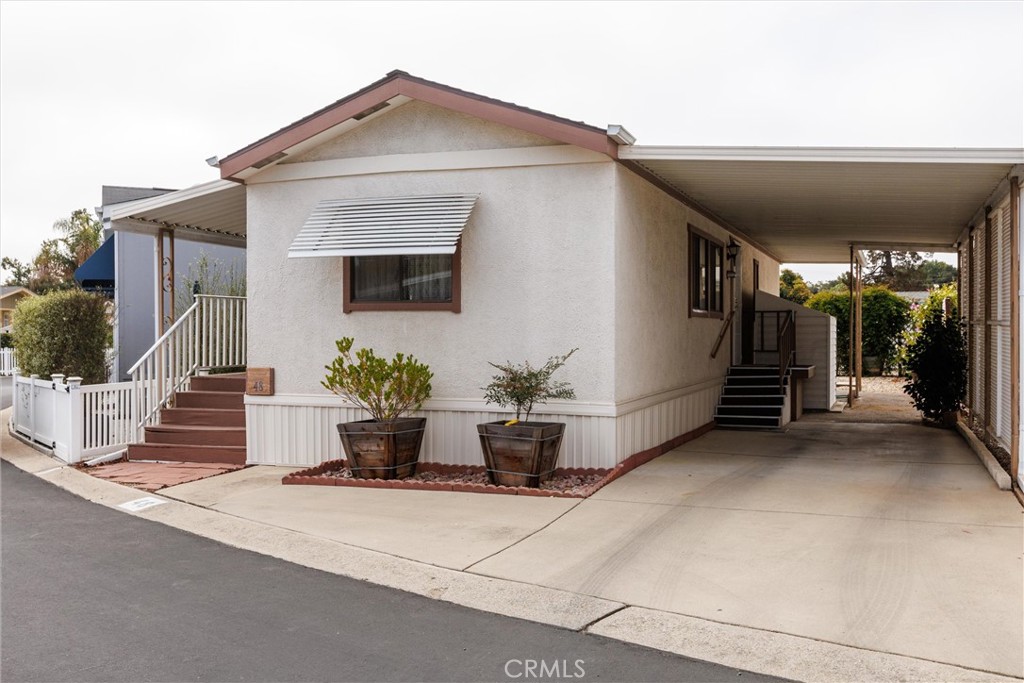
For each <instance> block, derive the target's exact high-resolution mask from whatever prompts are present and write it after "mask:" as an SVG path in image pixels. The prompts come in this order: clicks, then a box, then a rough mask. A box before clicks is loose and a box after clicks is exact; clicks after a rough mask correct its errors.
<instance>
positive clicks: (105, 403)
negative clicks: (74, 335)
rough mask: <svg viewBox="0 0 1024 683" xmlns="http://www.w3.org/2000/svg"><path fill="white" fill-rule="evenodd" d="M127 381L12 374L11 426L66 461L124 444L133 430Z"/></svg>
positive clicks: (130, 389) (105, 452)
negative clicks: (92, 381)
mask: <svg viewBox="0 0 1024 683" xmlns="http://www.w3.org/2000/svg"><path fill="white" fill-rule="evenodd" d="M133 404H134V402H133V401H132V383H131V382H118V383H116V384H89V385H85V386H82V379H81V378H80V377H69V378H67V380H66V381H65V378H64V375H53V376H52V377H51V378H50V379H41V378H39V377H38V376H37V375H32V376H31V377H24V376H21V375H18V374H17V372H15V373H14V395H13V402H12V406H11V407H12V410H11V429H12V430H13V431H15V432H17V433H18V434H20V435H21V436H23V437H24V438H26V439H28V440H31V441H33V442H35V443H36V444H38V445H40V446H42V447H43V448H46V449H48V450H50V451H51V452H52V453H53V455H55V456H57V457H58V458H60V459H61V460H63V461H64V462H67V463H76V462H80V461H82V460H88V459H90V458H95V457H97V456H101V455H107V454H109V453H114V452H116V451H119V450H123V449H125V448H127V447H128V444H129V443H131V442H132V440H133V436H134V434H135V430H134V425H135V422H134V420H133V419H132V406H133Z"/></svg>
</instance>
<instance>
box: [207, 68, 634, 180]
mask: <svg viewBox="0 0 1024 683" xmlns="http://www.w3.org/2000/svg"><path fill="white" fill-rule="evenodd" d="M397 95H405V96H407V97H411V98H413V99H416V100H420V101H423V102H428V103H430V104H435V105H437V106H439V107H444V108H446V109H451V110H452V111H458V112H461V113H463V114H468V115H470V116H476V117H478V118H482V119H485V120H488V121H493V122H494V123H500V124H502V125H506V126H509V127H511V128H518V129H519V130H524V131H527V132H530V133H535V134H537V135H542V136H544V137H548V138H551V139H553V140H558V141H559V142H563V143H566V144H571V145H576V146H577V147H582V148H584V149H589V150H593V151H595V152H600V153H602V154H607V155H608V156H610V157H611V158H613V159H615V158H617V157H618V145H617V144H616V143H615V142H614V141H613V140H612V139H610V138H609V137H608V135H607V133H606V132H605V131H604V130H602V129H600V128H597V127H595V126H590V125H587V124H585V123H580V122H578V121H571V120H569V119H565V118H562V117H560V116H554V115H553V114H547V113H545V112H542V111H537V110H536V109H529V108H527V107H521V106H519V105H516V104H512V103H510V102H503V101H501V100H496V99H493V98H490V97H485V96H483V95H478V94H476V93H471V92H468V91H465V90H459V89H457V88H453V87H451V86H448V85H444V84H443V83H435V82H433V81H428V80H426V79H423V78H417V77H416V76H412V75H410V74H407V73H406V72H404V71H392V72H391V73H389V74H388V75H387V76H385V77H384V78H382V79H381V80H379V81H376V82H375V83H371V84H370V85H368V86H366V87H365V88H363V89H361V90H359V91H357V92H354V93H352V94H351V95H348V96H347V97H344V98H342V99H340V100H338V101H337V102H335V103H334V104H331V105H328V106H327V107H324V108H323V109H320V110H319V111H316V112H313V113H312V114H310V115H309V116H306V117H305V118H302V119H299V120H298V121H296V122H295V123H292V124H291V125H288V126H286V127H284V128H282V129H280V130H278V131H277V132H275V133H272V134H270V135H268V136H266V137H264V138H262V139H260V140H257V141H256V142H254V143H252V144H251V145H248V146H247V147H243V148H242V149H240V150H238V151H237V152H233V153H232V154H230V155H228V156H227V157H225V158H224V159H222V160H221V162H220V175H221V178H225V179H229V180H235V178H234V177H233V176H234V175H235V174H237V173H239V172H241V171H242V170H244V169H246V168H249V167H250V166H253V165H254V164H257V163H259V162H260V161H263V160H264V159H266V158H267V157H269V156H271V155H273V154H277V153H278V152H282V151H284V150H286V149H288V148H290V147H293V146H294V145H297V144H299V143H301V142H303V141H304V140H308V139H309V138H311V137H313V136H314V135H317V134H319V133H322V132H323V131H325V130H328V129H329V128H332V127H333V126H336V125H338V124H340V123H343V122H344V121H347V120H348V119H350V118H352V117H353V116H355V115H356V114H359V113H360V112H362V111H365V110H367V109H369V108H370V107H373V106H375V105H378V104H380V103H381V102H385V101H387V100H390V99H391V98H393V97H396V96H397Z"/></svg>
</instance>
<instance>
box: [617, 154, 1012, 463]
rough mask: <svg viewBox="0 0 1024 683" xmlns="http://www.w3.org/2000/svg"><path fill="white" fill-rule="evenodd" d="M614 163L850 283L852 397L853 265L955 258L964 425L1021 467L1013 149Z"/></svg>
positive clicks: (628, 158) (747, 325) (747, 286)
mask: <svg viewBox="0 0 1024 683" xmlns="http://www.w3.org/2000/svg"><path fill="white" fill-rule="evenodd" d="M619 159H620V161H622V162H623V163H624V164H626V165H627V166H628V167H629V168H631V169H633V170H634V171H636V172H637V173H639V174H641V175H642V176H643V177H645V178H647V179H648V180H650V181H651V182H653V183H655V184H657V185H658V186H659V187H661V188H662V189H663V190H665V191H666V192H669V193H670V194H672V195H673V196H675V197H676V198H678V199H679V200H681V201H683V202H684V203H686V204H688V205H689V206H690V207H691V208H693V209H695V210H697V211H700V212H701V213H703V214H705V215H707V216H708V217H710V218H713V219H714V220H716V221H719V222H721V223H723V224H724V225H727V226H729V227H730V228H731V229H733V230H734V231H736V232H737V233H739V234H741V235H743V236H745V237H746V238H747V239H748V240H749V242H750V244H752V245H754V246H756V247H757V248H758V249H761V250H763V251H765V252H766V253H768V254H769V255H771V256H772V257H774V258H776V259H777V260H779V261H780V262H788V263H843V264H848V266H849V269H850V281H851V282H852V283H854V292H853V296H852V297H851V315H850V351H851V353H850V358H851V359H852V362H851V364H850V365H851V368H850V377H849V389H850V390H849V396H850V400H851V401H852V400H853V398H855V397H856V396H857V392H858V391H859V390H860V388H861V369H862V367H861V366H862V364H861V358H860V356H861V354H860V343H859V340H860V339H861V338H862V337H861V322H862V318H861V313H860V309H861V296H860V294H861V289H862V281H863V279H862V277H861V274H862V266H863V263H864V259H863V255H862V252H864V251H866V250H871V249H875V250H883V251H925V252H955V253H956V254H957V255H958V264H959V267H960V268H959V270H960V282H959V287H958V290H959V292H960V298H961V301H960V310H961V312H962V314H963V315H965V317H966V318H967V322H968V327H969V329H968V337H969V351H970V359H971V362H970V368H969V373H970V390H969V392H968V400H967V404H968V408H969V412H970V414H971V419H973V420H976V421H978V422H979V423H980V425H981V427H982V428H983V429H984V430H985V433H986V435H987V436H989V437H990V441H991V442H992V443H993V444H995V445H996V446H997V447H1001V448H1004V449H1005V450H1006V451H1007V452H1008V453H1009V454H1010V460H1011V471H1012V472H1013V473H1014V474H1015V475H1016V476H1017V478H1018V482H1019V483H1024V471H1022V468H1021V466H1020V457H1019V450H1020V433H1021V421H1020V413H1021V395H1020V391H1019V386H1020V382H1021V363H1020V337H1021V334H1022V332H1021V318H1020V306H1021V296H1020V291H1019V290H1020V287H1019V283H1020V261H1021V244H1020V223H1021V208H1020V204H1021V202H1020V195H1021V181H1022V178H1024V150H1021V149H958V148H950V149H937V148H936V149H930V148H824V147H818V148H815V147H788V148H787V147H660V146H640V145H633V146H625V147H621V148H620V149H619ZM737 284H738V290H739V292H740V294H739V297H738V299H739V300H738V301H737V305H738V308H739V309H740V317H739V320H740V323H739V324H738V325H736V326H734V329H733V334H734V335H735V337H734V348H735V349H737V350H738V351H737V353H742V354H743V356H744V358H736V359H734V361H737V362H748V361H747V358H746V357H747V356H748V355H749V350H750V348H751V341H750V340H751V339H752V337H753V334H754V300H755V297H754V283H753V274H752V273H743V272H739V273H738V275H737Z"/></svg>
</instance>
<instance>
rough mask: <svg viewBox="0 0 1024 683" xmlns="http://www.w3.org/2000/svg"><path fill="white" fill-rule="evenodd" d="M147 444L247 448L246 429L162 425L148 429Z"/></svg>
mask: <svg viewBox="0 0 1024 683" xmlns="http://www.w3.org/2000/svg"><path fill="white" fill-rule="evenodd" d="M145 441H146V443H174V444H187V445H192V446H243V447H244V446H245V427H203V426H194V425H176V424H161V425H153V426H151V427H146V438H145Z"/></svg>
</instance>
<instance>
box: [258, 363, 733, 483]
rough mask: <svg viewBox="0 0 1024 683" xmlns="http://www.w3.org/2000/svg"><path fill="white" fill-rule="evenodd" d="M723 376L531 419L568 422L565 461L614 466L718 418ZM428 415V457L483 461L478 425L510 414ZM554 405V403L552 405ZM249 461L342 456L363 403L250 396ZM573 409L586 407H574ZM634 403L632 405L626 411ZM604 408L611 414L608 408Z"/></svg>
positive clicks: (463, 406)
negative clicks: (343, 426)
mask: <svg viewBox="0 0 1024 683" xmlns="http://www.w3.org/2000/svg"><path fill="white" fill-rule="evenodd" d="M721 384H722V383H721V382H720V381H719V382H705V383H703V384H700V385H697V386H694V387H690V388H689V389H684V390H675V391H672V392H666V393H665V394H663V395H660V396H653V397H649V398H647V399H645V400H641V401H633V402H631V403H630V404H624V405H622V406H620V409H621V410H622V411H623V412H622V414H618V415H616V412H617V410H616V408H615V407H614V406H610V405H608V406H607V407H605V406H596V407H595V405H589V406H588V405H586V404H580V405H578V406H569V405H566V406H561V405H559V406H558V407H559V408H563V410H564V411H565V412H560V413H555V412H552V413H542V412H535V413H534V414H533V415H531V417H530V419H531V421H538V422H565V423H566V428H565V439H564V440H563V442H562V452H561V455H560V456H559V460H558V464H559V466H560V467H596V468H610V467H614V466H615V465H616V464H618V463H619V462H621V461H623V460H625V459H626V458H628V457H629V456H631V455H633V454H634V453H638V452H640V451H644V450H647V449H649V448H653V447H655V446H658V445H660V444H662V443H665V442H666V441H668V440H670V439H672V438H675V437H677V436H679V435H681V434H685V433H687V432H690V431H693V430H694V429H697V428H698V427H701V426H703V425H706V424H707V423H708V422H711V421H712V420H713V419H714V409H715V404H716V403H717V401H718V395H719V393H721ZM434 403H435V406H437V408H434V409H431V410H423V411H421V412H420V413H418V415H422V416H425V417H426V418H427V427H426V432H425V433H424V436H423V450H422V451H421V453H420V460H421V461H423V462H440V463H446V464H457V465H482V464H483V455H482V454H481V451H480V439H479V437H478V436H477V429H476V426H477V425H478V424H480V423H481V422H490V421H494V420H498V419H502V418H505V417H507V413H504V412H498V411H496V410H494V409H493V407H486V404H484V403H483V401H479V409H473V406H474V403H476V402H473V401H452V402H448V403H447V406H446V405H445V403H446V402H445V401H437V402H434ZM549 407H554V405H552V406H549ZM245 411H246V425H247V429H246V432H247V439H248V443H247V450H248V462H249V464H256V465H290V466H312V465H316V464H319V463H321V462H324V461H325V460H335V459H338V458H341V457H342V452H341V439H340V438H339V437H338V430H337V425H338V423H340V422H351V421H355V420H361V419H364V417H365V415H364V414H363V412H362V411H361V410H358V409H356V408H350V407H346V406H344V405H342V404H340V402H336V401H334V400H333V399H330V398H324V397H322V396H308V397H306V396H280V397H275V396H270V397H255V396H247V397H246V406H245ZM570 411H572V412H575V413H583V414H570ZM625 411H628V412H625ZM602 413H603V414H602Z"/></svg>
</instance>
